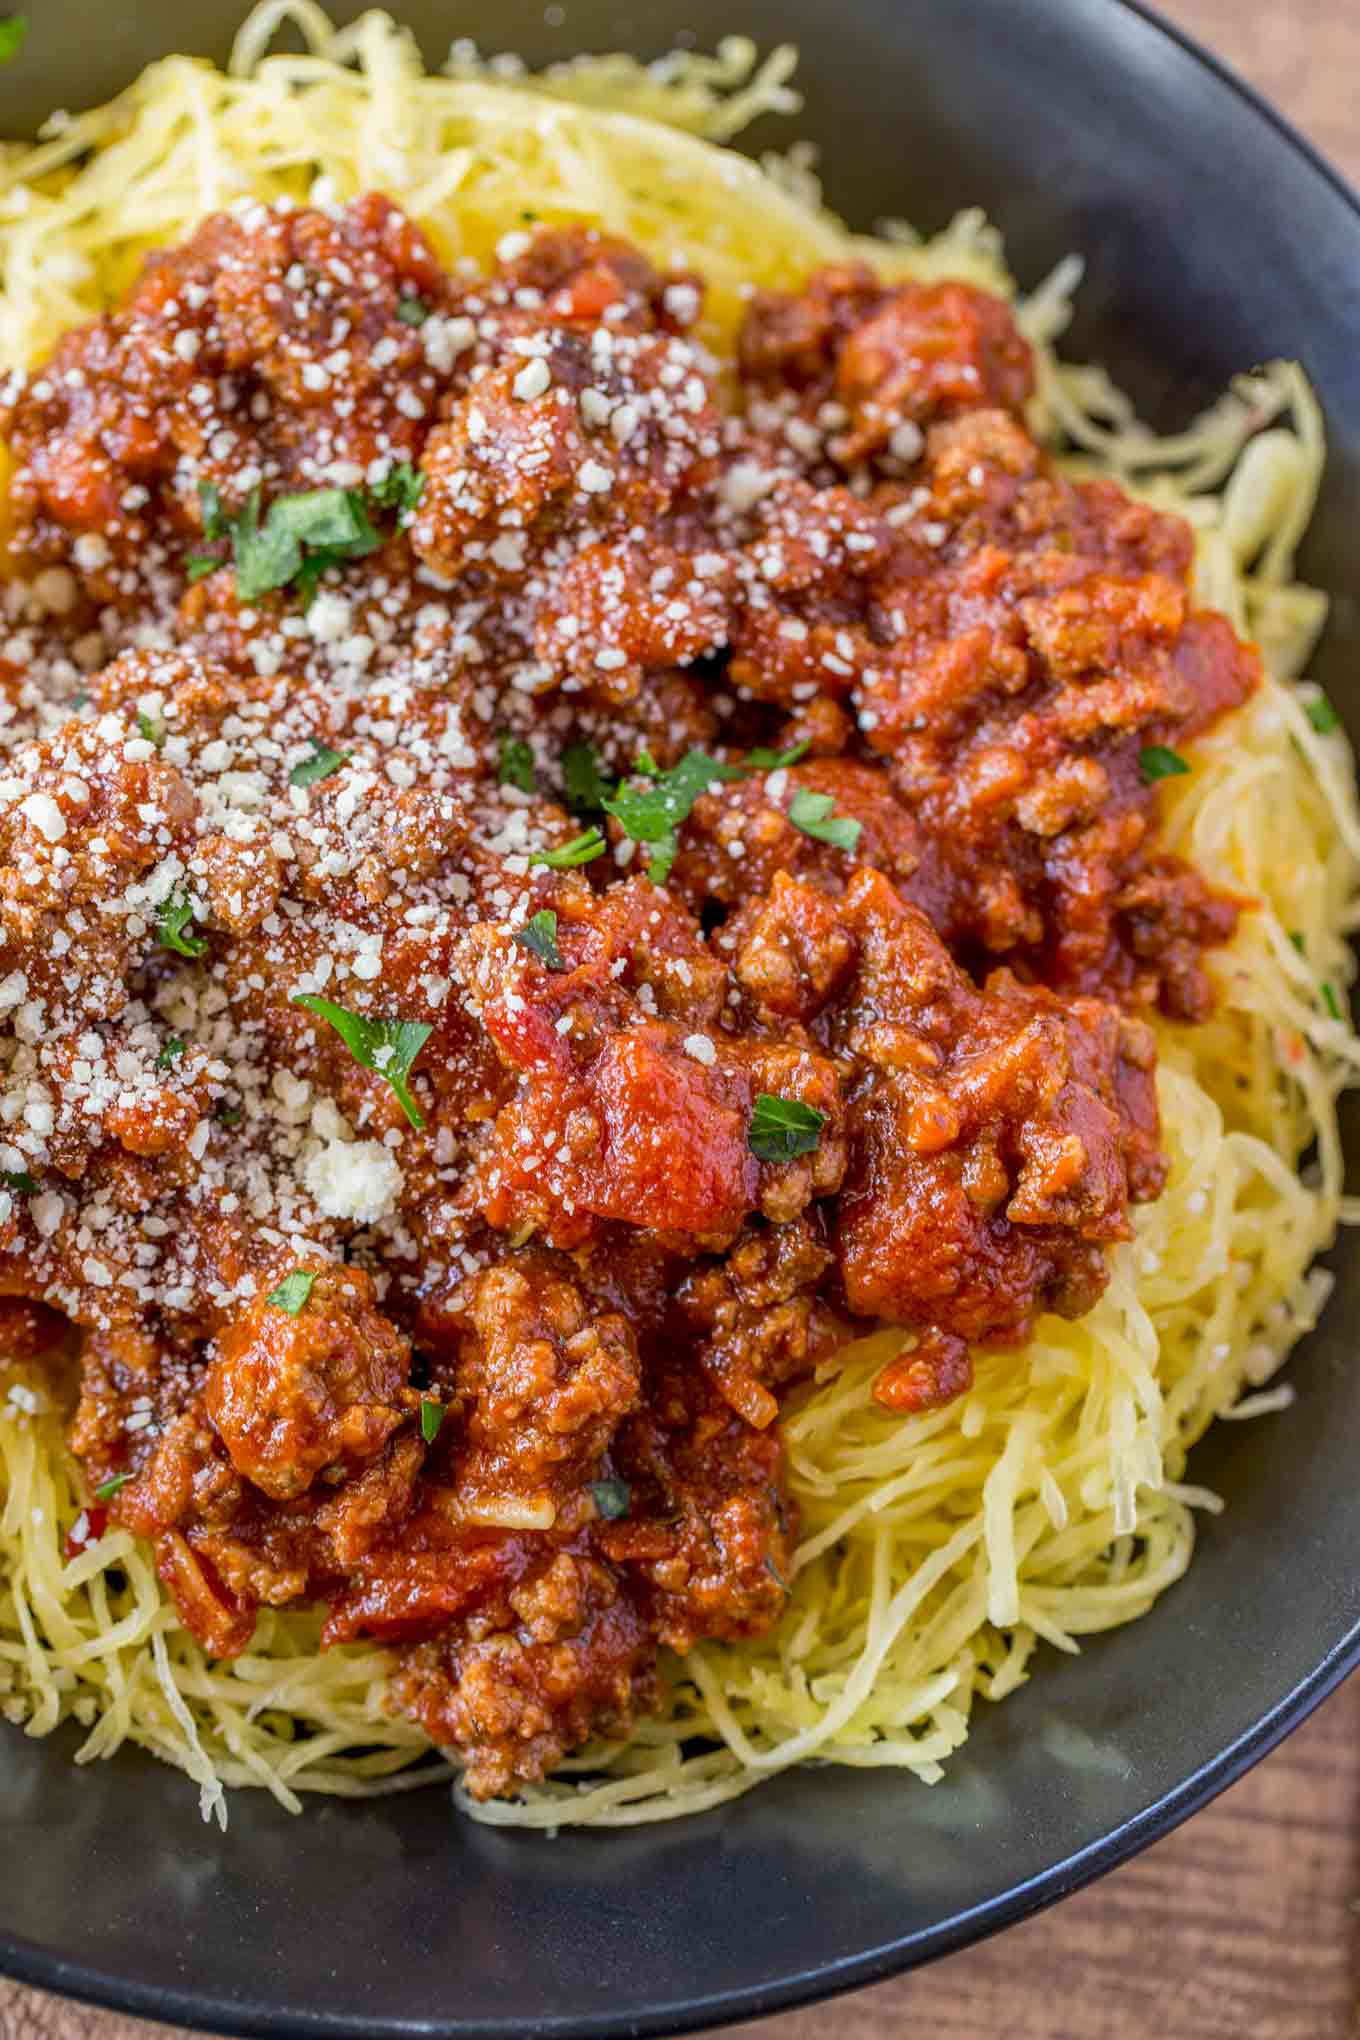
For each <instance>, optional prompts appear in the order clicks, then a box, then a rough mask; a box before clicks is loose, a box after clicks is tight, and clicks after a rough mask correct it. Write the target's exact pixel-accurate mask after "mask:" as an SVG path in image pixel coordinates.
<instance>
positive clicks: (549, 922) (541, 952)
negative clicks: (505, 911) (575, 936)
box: [514, 907, 567, 970]
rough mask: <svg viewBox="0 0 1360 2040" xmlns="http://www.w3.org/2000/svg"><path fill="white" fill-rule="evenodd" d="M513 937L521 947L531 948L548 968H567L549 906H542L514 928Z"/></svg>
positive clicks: (555, 923) (555, 921) (553, 915)
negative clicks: (528, 918)
mask: <svg viewBox="0 0 1360 2040" xmlns="http://www.w3.org/2000/svg"><path fill="white" fill-rule="evenodd" d="M514 939H515V941H516V942H518V944H519V946H520V948H521V949H528V950H531V951H532V953H533V954H534V955H535V956H536V957H537V958H538V959H539V962H540V963H542V964H543V965H544V966H545V967H546V968H547V969H548V970H565V969H566V968H567V965H566V963H565V962H564V961H563V957H562V952H561V950H560V949H559V948H558V946H557V916H556V914H555V913H554V912H553V911H552V908H551V907H544V908H542V909H541V911H540V912H538V913H537V914H535V915H534V916H533V918H532V919H531V920H529V921H526V922H525V924H524V926H523V927H522V928H516V930H515V935H514Z"/></svg>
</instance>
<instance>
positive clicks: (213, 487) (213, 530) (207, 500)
mask: <svg viewBox="0 0 1360 2040" xmlns="http://www.w3.org/2000/svg"><path fill="white" fill-rule="evenodd" d="M198 500H199V503H200V504H201V506H202V510H203V536H204V537H205V538H228V537H229V536H230V532H229V530H228V526H227V519H226V515H225V512H224V511H223V509H222V491H221V490H220V489H219V488H218V486H217V484H216V483H215V482H200V483H199V485H198Z"/></svg>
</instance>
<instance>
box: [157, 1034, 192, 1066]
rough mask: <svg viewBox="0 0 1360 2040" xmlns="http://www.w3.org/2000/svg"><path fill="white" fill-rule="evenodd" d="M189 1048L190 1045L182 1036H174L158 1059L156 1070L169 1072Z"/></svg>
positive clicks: (167, 1042)
mask: <svg viewBox="0 0 1360 2040" xmlns="http://www.w3.org/2000/svg"><path fill="white" fill-rule="evenodd" d="M187 1046H188V1043H187V1042H186V1041H185V1039H184V1036H183V1035H182V1034H172V1035H171V1036H170V1037H169V1039H168V1040H167V1041H166V1043H165V1046H164V1047H163V1048H162V1050H161V1052H160V1054H159V1055H158V1056H157V1057H156V1068H157V1069H158V1070H168V1069H169V1068H170V1066H171V1064H172V1063H177V1062H178V1061H179V1059H180V1057H181V1056H182V1055H183V1053H184V1051H185V1049H186V1047H187Z"/></svg>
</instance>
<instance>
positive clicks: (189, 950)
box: [156, 887, 208, 956]
mask: <svg viewBox="0 0 1360 2040" xmlns="http://www.w3.org/2000/svg"><path fill="white" fill-rule="evenodd" d="M193 918H194V906H193V901H192V900H191V899H190V898H189V896H188V894H187V893H182V892H180V891H179V889H178V887H177V888H176V889H175V891H174V892H172V893H171V894H170V895H169V896H168V898H166V899H163V900H162V901H161V903H160V906H159V907H158V908H157V909H156V934H157V936H158V937H159V938H160V940H161V941H162V942H163V943H164V945H165V947H166V948H167V949H173V950H174V952H175V954H176V955H177V956H202V954H203V952H204V950H205V949H206V948H207V946H208V939H207V937H206V936H205V935H190V934H188V933H187V932H186V931H187V929H188V927H189V924H190V923H191V921H192V920H193Z"/></svg>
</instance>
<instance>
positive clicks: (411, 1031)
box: [293, 992, 434, 1133]
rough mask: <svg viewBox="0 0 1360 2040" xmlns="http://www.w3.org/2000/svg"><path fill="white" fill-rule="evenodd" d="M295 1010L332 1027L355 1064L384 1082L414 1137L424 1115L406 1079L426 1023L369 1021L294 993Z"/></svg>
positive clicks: (425, 1033) (325, 1001)
mask: <svg viewBox="0 0 1360 2040" xmlns="http://www.w3.org/2000/svg"><path fill="white" fill-rule="evenodd" d="M293 1004H294V1005H295V1006H305V1007H306V1009H307V1011H308V1012H309V1013H315V1014H316V1016H317V1018H318V1020H324V1021H325V1022H326V1024H327V1026H328V1027H333V1028H334V1029H335V1031H336V1033H337V1034H338V1035H339V1036H340V1039H341V1040H342V1041H343V1042H344V1044H345V1047H346V1048H347V1049H348V1050H349V1052H350V1054H351V1055H352V1056H353V1057H354V1060H355V1062H357V1063H358V1064H360V1066H361V1067H362V1068H364V1069H366V1070H373V1071H374V1072H375V1073H376V1074H377V1075H378V1076H380V1077H382V1078H384V1079H385V1080H386V1082H387V1083H389V1084H390V1085H391V1086H392V1089H393V1090H394V1091H395V1092H396V1094H397V1103H398V1104H399V1105H400V1107H401V1109H402V1111H403V1112H404V1113H405V1114H406V1117H407V1118H408V1119H409V1120H410V1122H411V1124H412V1126H414V1127H415V1129H416V1131H417V1133H419V1132H420V1130H421V1129H422V1128H423V1126H424V1124H425V1115H424V1114H423V1113H422V1111H421V1109H420V1107H419V1106H418V1105H417V1104H416V1101H415V1099H414V1098H413V1097H412V1096H411V1092H410V1088H409V1086H408V1085H407V1082H406V1079H407V1078H408V1077H409V1076H410V1074H411V1066H412V1064H413V1063H414V1062H415V1059H416V1057H417V1056H418V1055H419V1054H420V1051H421V1049H422V1048H424V1046H425V1044H426V1042H427V1041H428V1040H429V1038H430V1036H431V1035H432V1034H433V1032H434V1029H433V1027H432V1026H431V1025H430V1023H429V1021H428V1020H369V1019H368V1018H366V1017H365V1015H364V1014H362V1013H351V1012H349V1011H348V1010H347V1009H346V1008H345V1007H344V1006H337V1005H335V1004H334V1003H333V1002H332V1001H331V1000H330V999H320V998H318V997H317V996H316V994H315V993H314V992H301V993H298V994H297V995H296V996H295V998H294V999H293Z"/></svg>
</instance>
